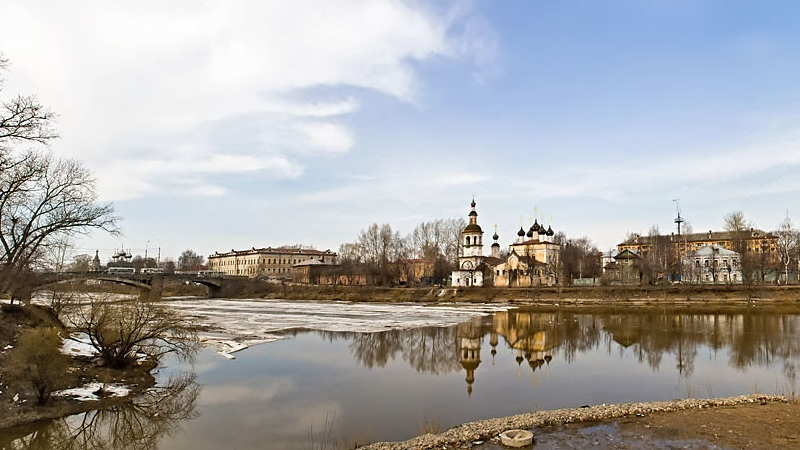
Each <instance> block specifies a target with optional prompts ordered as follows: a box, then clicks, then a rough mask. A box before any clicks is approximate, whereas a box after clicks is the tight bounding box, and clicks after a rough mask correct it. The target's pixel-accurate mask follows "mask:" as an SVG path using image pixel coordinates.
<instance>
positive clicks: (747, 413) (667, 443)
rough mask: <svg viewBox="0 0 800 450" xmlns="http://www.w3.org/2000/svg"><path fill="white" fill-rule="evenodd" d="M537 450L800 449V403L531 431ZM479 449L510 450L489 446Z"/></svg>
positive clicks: (688, 412) (654, 415) (670, 414)
mask: <svg viewBox="0 0 800 450" xmlns="http://www.w3.org/2000/svg"><path fill="white" fill-rule="evenodd" d="M533 433H534V436H535V443H534V445H533V446H532V447H528V448H532V449H534V450H539V449H585V448H593V449H625V450H640V449H641V450H644V449H697V450H699V449H753V450H755V449H787V450H788V449H792V450H796V449H800V404H797V403H789V404H786V403H769V404H766V405H741V406H733V407H719V408H711V409H693V410H686V411H679V412H673V413H662V414H653V415H650V416H645V417H626V418H623V419H617V420H609V421H603V422H597V423H578V424H570V425H565V426H560V427H554V428H545V429H537V430H533ZM473 448H476V449H481V450H499V449H506V447H503V446H501V445H498V444H492V443H487V444H484V445H479V446H476V447H473Z"/></svg>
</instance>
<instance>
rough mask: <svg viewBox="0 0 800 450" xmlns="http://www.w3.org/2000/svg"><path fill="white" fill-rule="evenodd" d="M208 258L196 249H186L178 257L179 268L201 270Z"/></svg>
mask: <svg viewBox="0 0 800 450" xmlns="http://www.w3.org/2000/svg"><path fill="white" fill-rule="evenodd" d="M205 262H206V259H205V258H204V257H203V255H198V254H197V253H195V251H194V250H191V249H186V250H184V251H183V253H181V255H180V256H179V257H178V264H177V268H178V270H200V269H203V268H204V267H205Z"/></svg>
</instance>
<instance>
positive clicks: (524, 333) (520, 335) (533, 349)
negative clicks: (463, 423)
mask: <svg viewBox="0 0 800 450" xmlns="http://www.w3.org/2000/svg"><path fill="white" fill-rule="evenodd" d="M548 320H549V321H550V322H552V320H553V315H551V314H533V313H517V312H499V313H496V314H495V315H494V316H493V317H492V324H491V326H486V325H485V324H484V322H483V319H481V318H476V319H473V320H471V321H469V322H465V323H462V324H460V325H459V326H458V346H459V348H458V351H459V360H460V363H461V367H463V368H464V370H465V372H466V378H465V381H466V382H467V394H469V395H470V396H471V395H472V391H473V384H474V383H475V372H476V370H477V369H478V367H479V366H480V364H481V343H482V341H483V336H484V335H485V334H487V333H489V335H490V337H489V344H490V345H491V347H492V350H491V354H492V365H494V364H495V356H496V355H497V345H498V344H499V336H502V337H503V338H504V339H505V341H506V344H507V345H508V347H509V348H511V349H514V350H516V354H517V356H516V361H517V365H518V366H520V371H519V372H518V376H522V371H521V369H522V362H523V361H525V362H526V363H527V364H528V366H529V367H530V370H531V371H532V373H533V375H534V377H533V379H532V381H531V383H532V384H533V385H535V384H536V372H537V370H539V369H540V368H541V367H542V366H543V365H545V363H547V364H549V363H550V361H551V360H552V359H553V357H552V355H551V350H552V349H553V348H554V347H555V346H556V344H555V342H551V339H548V333H549V331H548V330H547V329H546V328H545V323H547V321H548Z"/></svg>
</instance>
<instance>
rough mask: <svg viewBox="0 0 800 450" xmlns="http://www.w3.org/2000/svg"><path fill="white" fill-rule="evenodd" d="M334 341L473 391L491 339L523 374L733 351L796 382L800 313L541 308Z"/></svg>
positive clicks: (360, 357)
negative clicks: (601, 360)
mask: <svg viewBox="0 0 800 450" xmlns="http://www.w3.org/2000/svg"><path fill="white" fill-rule="evenodd" d="M320 334H321V335H323V336H324V337H325V338H327V339H328V340H329V341H332V340H338V339H346V340H348V341H350V344H349V347H350V350H351V352H352V355H353V358H354V359H355V361H357V362H358V363H360V364H362V365H363V366H365V367H367V368H380V367H384V366H385V365H386V364H387V362H389V361H391V360H393V359H395V358H396V357H398V356H399V357H401V358H402V359H403V360H404V361H406V362H407V363H408V364H409V365H410V366H411V367H413V368H414V369H415V370H416V371H418V372H427V373H432V374H437V375H441V374H447V373H450V372H454V371H459V370H461V371H463V372H464V375H465V378H464V381H465V383H466V391H467V393H468V395H471V394H472V392H473V389H474V387H473V385H474V383H475V379H476V376H479V375H480V372H481V366H482V364H486V363H485V362H483V361H482V360H481V349H482V347H483V345H484V344H485V341H486V337H487V336H488V344H489V345H490V346H491V352H490V354H491V357H492V360H491V364H492V365H495V364H496V360H495V358H496V357H497V353H498V352H497V347H498V346H501V347H505V348H507V349H509V350H511V351H510V352H503V354H504V355H505V356H506V357H509V356H513V357H514V359H515V361H516V363H517V367H518V375H521V373H522V368H523V363H524V364H526V365H527V367H526V368H525V372H526V373H532V374H533V375H534V379H533V381H532V382H533V383H534V385H535V383H536V378H535V375H536V372H537V370H541V368H542V367H543V366H545V365H549V364H550V363H551V361H552V360H553V359H554V358H556V359H557V360H558V359H562V360H563V361H564V362H566V363H567V364H571V363H573V362H574V361H575V360H576V359H577V358H579V357H580V355H582V354H588V353H591V352H597V351H604V352H605V353H606V354H608V355H611V354H612V352H619V353H620V354H622V353H624V352H632V354H633V355H635V357H636V358H637V359H638V361H639V363H641V364H646V365H647V366H648V367H649V368H650V369H651V370H652V371H653V372H658V371H660V370H662V369H664V367H663V363H662V361H663V360H664V358H665V357H667V356H669V357H670V359H671V360H674V361H675V367H674V369H675V371H677V373H678V374H680V375H681V376H683V377H689V376H690V375H691V374H692V373H693V372H694V370H695V361H696V358H697V356H698V350H699V349H700V348H702V347H706V348H708V349H710V350H711V351H712V352H713V354H714V355H716V353H717V352H718V351H720V350H725V351H724V354H726V355H727V357H728V365H729V366H730V367H731V368H734V369H738V370H744V369H746V368H748V367H751V366H759V367H772V366H773V365H774V366H777V367H780V368H781V371H782V372H783V374H784V376H785V377H786V378H787V379H788V380H789V381H790V382H791V383H792V384H793V383H794V381H795V380H796V372H797V367H796V364H797V361H796V360H797V358H798V354H799V353H800V339H798V336H799V335H800V316H797V315H784V314H771V313H762V312H745V313H738V314H689V313H681V312H668V311H653V310H649V311H640V312H638V313H630V312H629V311H626V313H625V314H615V313H613V312H600V313H591V314H587V313H575V312H563V311H562V312H546V313H542V312H533V311H525V310H511V311H507V312H500V313H496V314H494V315H493V316H491V317H488V318H483V319H481V318H476V319H473V320H471V321H469V322H465V323H462V324H460V325H458V326H457V327H447V328H425V329H417V330H411V331H389V332H382V333H365V334H358V333H349V332H343V333H335V332H320Z"/></svg>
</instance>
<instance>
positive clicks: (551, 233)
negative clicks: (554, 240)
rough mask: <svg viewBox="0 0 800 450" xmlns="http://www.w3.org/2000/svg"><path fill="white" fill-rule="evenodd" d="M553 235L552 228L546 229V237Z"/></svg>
mask: <svg viewBox="0 0 800 450" xmlns="http://www.w3.org/2000/svg"><path fill="white" fill-rule="evenodd" d="M554 234H555V233H554V232H553V228H551V227H547V235H548V236H552V235H554Z"/></svg>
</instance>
